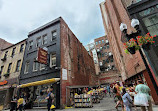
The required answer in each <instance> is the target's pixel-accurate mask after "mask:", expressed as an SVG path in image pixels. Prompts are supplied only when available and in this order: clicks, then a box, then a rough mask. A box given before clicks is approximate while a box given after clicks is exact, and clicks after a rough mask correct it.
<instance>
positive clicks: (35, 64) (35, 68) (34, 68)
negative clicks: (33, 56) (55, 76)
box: [33, 61, 39, 71]
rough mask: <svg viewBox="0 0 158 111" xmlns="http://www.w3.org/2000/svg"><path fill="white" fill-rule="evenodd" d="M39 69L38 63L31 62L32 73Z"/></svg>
mask: <svg viewBox="0 0 158 111" xmlns="http://www.w3.org/2000/svg"><path fill="white" fill-rule="evenodd" d="M38 69H39V63H38V62H36V61H34V62H33V71H37V70H38Z"/></svg>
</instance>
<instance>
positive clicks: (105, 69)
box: [94, 36, 120, 84]
mask: <svg viewBox="0 0 158 111" xmlns="http://www.w3.org/2000/svg"><path fill="white" fill-rule="evenodd" d="M94 42H95V48H96V51H97V56H98V65H99V68H100V72H99V81H100V84H107V83H113V82H115V81H116V80H119V79H120V78H119V72H118V71H117V69H116V66H115V61H114V58H113V53H112V48H111V46H110V44H109V40H108V39H107V36H103V37H99V38H96V39H95V40H94Z"/></svg>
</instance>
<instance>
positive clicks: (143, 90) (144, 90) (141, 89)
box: [135, 80, 153, 111]
mask: <svg viewBox="0 0 158 111" xmlns="http://www.w3.org/2000/svg"><path fill="white" fill-rule="evenodd" d="M137 84H138V85H137V86H136V88H135V92H136V93H137V94H145V95H146V97H147V99H148V104H149V106H147V109H148V111H153V109H152V104H151V98H150V95H149V94H150V88H149V87H148V86H147V85H145V84H143V82H142V81H141V80H138V81H137ZM141 109H142V111H146V107H145V106H141Z"/></svg>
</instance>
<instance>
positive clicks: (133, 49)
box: [124, 39, 139, 54]
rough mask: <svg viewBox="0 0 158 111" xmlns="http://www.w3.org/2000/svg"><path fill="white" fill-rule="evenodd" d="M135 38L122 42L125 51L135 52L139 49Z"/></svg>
mask: <svg viewBox="0 0 158 111" xmlns="http://www.w3.org/2000/svg"><path fill="white" fill-rule="evenodd" d="M135 41H136V40H135V39H130V40H129V41H128V42H126V43H124V47H125V48H126V49H125V53H127V54H129V53H131V54H135V53H136V51H137V50H139V45H137V44H136V42H135Z"/></svg>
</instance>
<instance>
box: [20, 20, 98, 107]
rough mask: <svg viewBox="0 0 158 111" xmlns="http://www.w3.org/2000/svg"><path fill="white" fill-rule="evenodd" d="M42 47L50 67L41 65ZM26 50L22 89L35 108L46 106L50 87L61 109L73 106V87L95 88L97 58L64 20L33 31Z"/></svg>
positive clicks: (54, 21)
mask: <svg viewBox="0 0 158 111" xmlns="http://www.w3.org/2000/svg"><path fill="white" fill-rule="evenodd" d="M39 47H40V48H43V49H45V50H47V52H48V56H47V59H46V62H47V65H44V64H41V63H39V62H38V61H37V53H38V48H39ZM26 49H27V50H26V51H25V55H24V62H23V66H22V70H21V75H20V86H19V87H20V90H21V91H20V92H21V93H26V95H27V99H28V100H29V101H30V103H31V104H32V103H33V105H34V106H46V104H47V101H46V100H45V97H46V96H47V92H46V91H47V89H48V88H50V87H53V93H54V94H55V102H54V105H55V106H56V107H57V108H60V107H62V106H65V105H66V104H67V105H68V104H70V93H71V88H70V86H71V87H75V86H79V85H80V86H89V85H95V83H96V82H95V67H94V62H93V58H92V57H91V56H90V55H89V54H88V52H87V51H86V49H85V48H84V47H83V45H82V43H80V41H79V40H78V39H77V38H76V36H75V35H74V34H73V32H72V31H71V30H70V29H69V27H68V25H67V24H66V23H65V21H64V20H63V19H62V18H61V17H59V18H57V19H55V20H53V21H51V22H49V23H47V24H45V25H43V26H41V27H39V28H37V29H35V30H33V31H31V32H30V33H29V35H28V39H27V45H26ZM59 80H60V81H59ZM81 81H82V82H81ZM37 95H38V96H37ZM31 97H32V98H31ZM39 99H40V100H41V101H40V102H39ZM28 104H29V103H28ZM31 104H30V106H28V107H32V106H31Z"/></svg>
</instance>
